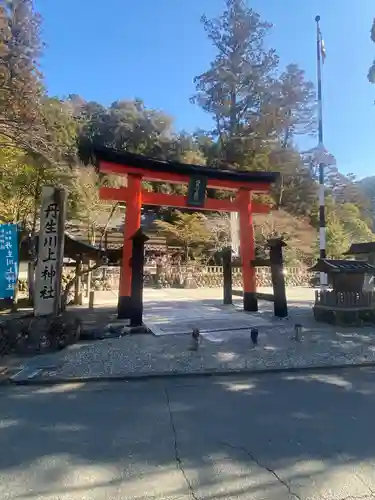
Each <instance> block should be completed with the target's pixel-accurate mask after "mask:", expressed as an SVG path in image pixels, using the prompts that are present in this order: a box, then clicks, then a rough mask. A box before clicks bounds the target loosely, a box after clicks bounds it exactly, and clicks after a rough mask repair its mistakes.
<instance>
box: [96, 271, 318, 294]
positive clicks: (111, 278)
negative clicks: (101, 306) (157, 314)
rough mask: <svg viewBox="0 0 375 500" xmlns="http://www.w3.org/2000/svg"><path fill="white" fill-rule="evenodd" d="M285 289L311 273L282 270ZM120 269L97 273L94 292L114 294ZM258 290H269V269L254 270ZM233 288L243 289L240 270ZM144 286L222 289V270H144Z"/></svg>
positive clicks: (302, 283)
mask: <svg viewBox="0 0 375 500" xmlns="http://www.w3.org/2000/svg"><path fill="white" fill-rule="evenodd" d="M285 273H286V274H285V281H286V284H287V286H308V285H309V283H310V278H311V273H309V272H308V271H307V268H305V267H289V268H286V269H285ZM119 276H120V270H119V268H106V269H105V272H104V273H103V271H102V270H98V271H97V272H96V273H95V274H94V276H93V288H94V289H96V290H108V289H111V290H117V289H118V285H119ZM256 276H257V286H258V287H270V286H272V281H271V272H270V269H269V268H257V270H256ZM232 279H233V287H234V288H241V287H242V272H241V268H240V267H234V268H233V270H232ZM145 286H146V287H160V288H170V287H172V288H174V287H176V288H184V287H192V286H194V287H198V288H218V287H222V286H223V268H222V266H205V267H203V266H194V265H190V266H189V265H187V266H169V267H163V268H159V269H156V266H149V267H146V268H145Z"/></svg>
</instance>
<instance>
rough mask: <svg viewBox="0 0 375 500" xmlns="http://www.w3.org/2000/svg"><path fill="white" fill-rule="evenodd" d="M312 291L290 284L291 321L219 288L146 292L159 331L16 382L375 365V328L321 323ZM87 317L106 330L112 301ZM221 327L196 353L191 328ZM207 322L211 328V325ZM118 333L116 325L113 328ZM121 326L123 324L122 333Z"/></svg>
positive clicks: (91, 350) (62, 357)
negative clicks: (229, 302)
mask: <svg viewBox="0 0 375 500" xmlns="http://www.w3.org/2000/svg"><path fill="white" fill-rule="evenodd" d="M313 293H314V292H313V290H309V289H306V290H303V289H301V290H298V289H292V290H290V291H288V294H289V313H290V317H289V318H287V319H283V320H280V319H276V318H274V317H273V312H272V305H271V304H267V303H262V304H261V308H260V311H259V313H255V314H254V313H249V314H248V313H244V312H243V311H242V310H240V304H241V302H240V301H238V300H236V301H235V306H234V307H230V306H229V308H228V306H225V307H223V306H222V299H221V294H222V291H221V290H216V291H215V290H194V291H188V290H183V291H181V290H172V289H170V290H166V291H155V290H151V291H145V322H146V320H151V321H152V322H155V321H156V323H154V326H157V327H158V328H159V332H160V331H161V330H163V329H164V331H165V332H167V334H162V335H160V336H154V335H150V334H135V335H128V336H120V337H113V336H112V338H106V339H105V340H97V341H91V342H86V343H82V344H77V345H74V346H71V347H69V348H67V349H66V350H64V351H62V352H60V353H56V354H51V355H48V356H39V357H36V358H33V359H32V360H30V361H29V362H28V363H26V365H24V370H22V371H21V372H20V373H19V374H17V375H16V376H15V377H14V378H13V380H14V381H19V382H22V381H24V380H26V381H31V380H32V381H33V382H34V381H35V382H37V381H38V380H41V379H46V380H51V381H53V380H58V379H74V378H108V377H124V378H126V377H136V376H144V375H160V374H166V375H168V374H197V373H198V374H199V373H207V372H208V373H214V374H216V373H217V374H219V373H224V372H225V373H226V372H230V371H234V372H241V371H243V372H248V371H262V370H267V371H269V370H272V369H274V370H278V369H285V368H306V367H320V366H321V367H327V366H335V365H352V364H360V363H372V362H373V363H375V328H374V327H366V328H365V327H363V328H360V329H355V328H353V329H349V328H347V329H342V328H341V329H340V328H336V327H332V326H329V325H324V324H317V323H316V322H315V321H314V319H313V316H312V313H311V299H312V296H313ZM80 314H82V318H83V319H84V321H85V322H86V323H87V325H91V326H90V328H91V327H92V328H94V329H95V328H96V329H99V330H102V329H103V328H105V323H106V322H107V323H108V322H113V320H114V309H111V308H109V307H108V306H106V307H103V308H102V309H100V308H98V309H95V310H94V311H92V312H91V313H90V314H88V311H87V310H84V309H83V310H82V313H80ZM221 322H222V326H223V327H225V328H226V329H228V331H226V332H225V334H223V333H222V332H216V333H215V332H212V331H211V332H209V331H208V333H206V334H204V333H202V338H201V343H200V346H199V349H198V351H192V350H191V345H192V339H191V334H190V333H189V334H183V333H182V332H183V331H191V327H192V325H193V326H194V327H198V328H199V329H200V330H201V331H202V332H204V330H205V329H206V331H207V330H208V329H209V328H210V327H211V328H212V329H213V330H217V329H219V328H220V326H221ZM295 323H301V324H302V325H303V326H304V329H303V338H302V340H301V341H300V342H296V341H295V340H293V337H294V325H295ZM251 326H257V327H258V329H259V345H258V346H256V347H254V346H253V345H252V342H251V339H250V327H251ZM207 327H208V328H207ZM115 331H116V330H115ZM119 331H121V328H120V330H119Z"/></svg>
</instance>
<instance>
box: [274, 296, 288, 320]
mask: <svg viewBox="0 0 375 500" xmlns="http://www.w3.org/2000/svg"><path fill="white" fill-rule="evenodd" d="M273 309H274V315H275V316H276V317H277V318H286V317H287V316H288V306H287V303H286V300H285V301H281V303H280V304H279V303H277V302H276V301H275V303H274V308H273Z"/></svg>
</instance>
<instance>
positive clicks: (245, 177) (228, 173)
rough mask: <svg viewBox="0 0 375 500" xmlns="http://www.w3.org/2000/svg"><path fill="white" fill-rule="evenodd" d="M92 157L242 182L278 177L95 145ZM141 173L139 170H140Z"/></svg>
mask: <svg viewBox="0 0 375 500" xmlns="http://www.w3.org/2000/svg"><path fill="white" fill-rule="evenodd" d="M93 153H94V157H95V158H96V160H97V161H99V162H101V161H103V162H107V163H113V164H117V165H123V166H124V167H126V166H127V167H132V168H135V169H139V170H140V171H141V170H146V171H153V172H159V173H170V174H181V175H187V176H202V177H207V178H208V179H216V180H221V181H226V182H228V183H229V184H230V182H231V181H233V182H244V183H264V184H272V183H273V182H276V181H277V180H278V178H279V173H278V172H250V171H247V170H229V169H221V168H213V167H205V166H201V165H190V164H186V163H179V162H172V161H164V160H158V159H156V158H149V157H147V156H141V155H136V154H133V153H129V152H127V151H118V150H116V149H111V148H104V147H95V148H94V149H93ZM124 170H125V169H124ZM124 173H126V172H124ZM140 173H141V172H140Z"/></svg>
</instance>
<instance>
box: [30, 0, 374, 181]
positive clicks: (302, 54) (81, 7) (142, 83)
mask: <svg viewBox="0 0 375 500" xmlns="http://www.w3.org/2000/svg"><path fill="white" fill-rule="evenodd" d="M35 4H36V8H37V10H38V11H39V12H40V13H41V14H42V16H43V19H44V23H43V37H44V40H45V42H46V44H47V47H46V50H45V54H44V57H43V62H42V67H43V71H44V75H45V78H46V82H47V87H48V90H49V93H50V94H51V95H58V96H60V97H62V96H64V95H65V96H66V95H67V94H69V93H75V94H80V95H81V96H82V97H84V98H85V99H87V100H95V101H98V102H101V103H103V104H109V103H111V102H112V101H114V100H118V99H132V98H134V97H140V98H142V99H143V100H144V101H145V104H146V105H147V106H149V107H153V108H156V109H161V110H164V111H165V112H166V113H168V114H169V115H171V116H173V117H174V119H175V126H176V129H185V130H188V131H193V130H194V129H196V128H199V127H200V128H210V127H211V126H212V121H211V118H210V117H209V116H208V115H206V114H205V113H203V112H202V111H201V110H200V109H199V108H198V107H196V106H194V105H192V104H190V103H189V97H190V96H191V95H192V93H193V92H194V85H193V77H194V76H195V75H197V74H199V73H201V72H203V71H204V70H205V69H207V68H208V64H209V62H210V60H211V59H212V58H213V56H214V49H213V48H212V47H211V46H210V43H209V41H208V40H207V39H206V37H205V34H204V31H203V28H202V26H201V24H200V22H199V19H200V16H201V14H203V13H206V14H207V15H208V16H212V15H217V14H219V13H220V12H221V11H222V10H223V6H224V0H204V1H202V0H188V1H185V0H107V1H106V2H103V1H101V0H78V1H77V0H60V1H57V0H35ZM249 5H250V6H251V7H252V8H253V9H254V10H256V11H258V12H259V13H260V14H261V15H262V17H264V18H265V19H266V20H268V21H270V22H272V23H273V24H274V28H273V32H272V34H271V36H270V37H269V40H268V43H269V45H270V46H273V47H274V48H276V49H277V51H278V53H279V55H280V58H281V65H282V66H285V65H286V64H288V63H290V62H296V63H298V64H299V65H300V66H301V67H302V68H303V69H305V71H306V73H307V76H308V78H310V79H312V80H314V81H315V74H316V69H315V22H314V17H315V15H316V14H320V16H321V19H322V21H321V27H322V32H323V37H324V39H325V44H326V50H327V59H326V64H325V65H324V82H323V93H324V138H325V139H324V142H325V146H326V147H327V149H329V151H330V152H331V153H332V154H334V155H335V157H336V159H337V163H338V166H339V168H340V169H341V170H342V171H343V172H355V173H356V174H357V175H358V176H359V177H363V176H366V175H375V168H374V167H375V147H374V146H375V106H374V105H373V102H374V101H375V85H373V86H371V85H370V84H369V83H368V81H367V78H366V75H367V70H368V68H369V66H370V64H371V62H372V60H373V59H374V58H375V44H372V42H371V40H370V28H371V24H372V19H373V18H374V17H375V3H374V0H357V1H356V2H354V1H351V0H328V1H327V0H300V1H298V0H249ZM313 145H315V141H312V142H305V141H304V142H303V143H302V144H301V146H302V147H312V146H313Z"/></svg>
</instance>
